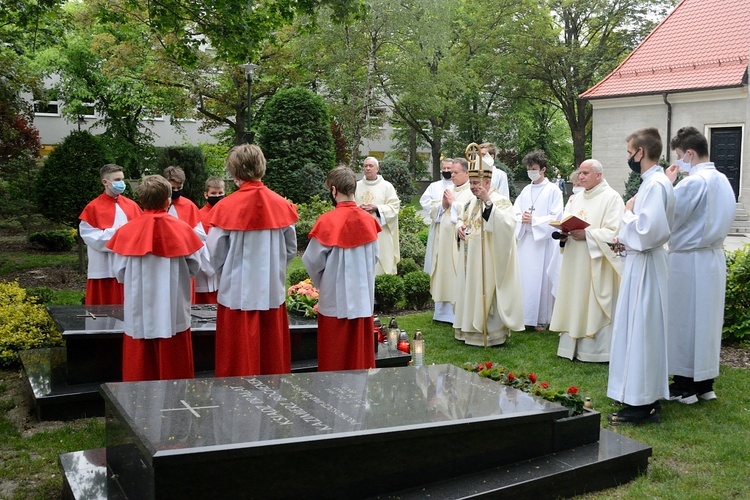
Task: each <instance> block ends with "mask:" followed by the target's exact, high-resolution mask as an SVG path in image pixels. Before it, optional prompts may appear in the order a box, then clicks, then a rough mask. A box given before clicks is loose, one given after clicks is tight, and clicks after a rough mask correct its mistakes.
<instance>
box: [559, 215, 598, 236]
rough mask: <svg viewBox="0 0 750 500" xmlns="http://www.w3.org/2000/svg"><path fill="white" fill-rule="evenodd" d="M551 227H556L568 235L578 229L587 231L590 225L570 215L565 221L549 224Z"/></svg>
mask: <svg viewBox="0 0 750 500" xmlns="http://www.w3.org/2000/svg"><path fill="white" fill-rule="evenodd" d="M549 225H550V226H552V227H556V228H558V229H560V230H562V231H565V232H566V233H569V232H571V231H575V230H576V229H586V228H587V227H589V223H588V222H586V221H585V220H583V219H579V218H578V217H576V216H575V215H568V216H567V217H565V218H564V219H563V220H561V221H559V220H553V221H552V222H550V223H549Z"/></svg>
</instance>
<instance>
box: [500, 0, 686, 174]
mask: <svg viewBox="0 0 750 500" xmlns="http://www.w3.org/2000/svg"><path fill="white" fill-rule="evenodd" d="M672 3H673V1H671V0H617V1H612V0H591V1H589V2H576V1H572V0H547V1H546V2H540V3H539V4H538V6H539V7H538V8H537V10H536V11H535V13H536V15H535V16H534V17H533V18H529V22H528V23H524V24H522V25H520V26H518V28H519V31H518V33H517V34H518V36H517V37H515V38H514V39H513V50H514V53H515V58H517V61H518V66H517V71H518V73H519V74H520V75H521V76H523V77H525V78H530V79H533V80H537V81H539V82H542V83H543V84H544V85H545V86H546V87H547V89H548V90H549V91H550V92H551V95H552V96H553V98H554V101H553V102H554V103H555V105H556V106H558V107H559V108H560V110H561V111H562V113H563V115H564V116H565V119H566V121H567V122H568V127H569V128H570V133H571V137H572V139H573V163H574V164H575V165H579V164H580V163H581V162H582V161H583V160H585V159H586V158H585V156H586V143H587V141H588V140H589V138H590V127H591V116H592V108H591V105H590V104H589V103H588V102H585V101H582V100H580V99H579V98H578V96H579V95H580V94H581V93H583V92H584V91H586V90H587V89H589V88H590V87H592V86H593V85H594V84H595V83H596V82H598V81H599V80H600V79H601V78H603V77H604V76H606V75H607V74H608V73H609V72H611V71H612V70H613V69H614V68H615V67H616V66H617V64H619V62H620V61H621V60H622V59H623V58H624V57H625V56H626V55H627V54H628V53H629V52H630V51H632V50H633V49H634V48H635V46H636V45H637V44H638V42H639V41H640V40H642V39H643V38H644V37H645V36H646V35H647V34H648V33H650V32H651V30H652V29H653V27H654V24H655V21H654V19H655V18H658V17H662V16H663V14H664V10H665V9H666V8H667V7H670V6H671V5H672ZM542 98H543V97H542Z"/></svg>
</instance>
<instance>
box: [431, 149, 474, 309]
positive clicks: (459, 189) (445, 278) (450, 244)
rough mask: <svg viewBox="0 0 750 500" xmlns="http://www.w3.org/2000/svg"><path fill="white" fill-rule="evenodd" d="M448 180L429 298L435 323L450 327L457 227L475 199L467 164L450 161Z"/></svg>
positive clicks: (455, 268)
mask: <svg viewBox="0 0 750 500" xmlns="http://www.w3.org/2000/svg"><path fill="white" fill-rule="evenodd" d="M451 169H452V172H451V177H452V179H453V181H452V182H453V183H454V184H455V186H454V187H452V188H450V189H446V190H445V191H444V193H443V199H442V203H441V205H440V211H439V215H438V223H439V224H438V230H437V232H436V235H435V243H434V245H433V252H432V259H431V260H432V267H431V269H430V294H431V295H432V300H433V301H434V302H435V314H434V315H433V316H432V319H433V320H434V321H442V322H445V323H450V324H453V321H454V320H455V315H454V312H453V307H454V304H455V303H456V296H457V294H458V291H459V289H458V287H457V286H456V272H457V267H458V263H459V255H458V241H457V240H456V223H457V222H458V219H459V216H460V215H461V212H462V211H463V209H464V207H466V205H467V204H468V203H469V202H470V201H471V200H472V199H473V198H474V195H473V194H472V193H471V189H469V162H467V161H466V159H465V158H456V159H455V160H453V161H452V167H451Z"/></svg>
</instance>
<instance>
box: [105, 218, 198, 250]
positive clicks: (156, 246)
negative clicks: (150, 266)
mask: <svg viewBox="0 0 750 500" xmlns="http://www.w3.org/2000/svg"><path fill="white" fill-rule="evenodd" d="M196 211H197V210H196ZM202 246H203V242H202V241H201V240H200V238H198V236H196V234H195V232H194V231H193V228H192V227H190V226H189V225H187V224H186V223H185V222H183V221H182V220H180V219H177V218H175V217H172V216H171V215H169V214H168V213H167V212H165V211H164V210H146V211H145V212H144V213H143V215H142V216H141V217H138V218H136V219H133V220H132V221H130V222H128V223H127V224H125V225H124V226H122V227H121V228H120V229H118V230H117V232H116V233H115V234H114V236H112V239H110V240H109V241H108V242H107V248H109V249H110V250H112V251H113V252H115V253H118V254H120V255H125V256H130V257H142V256H144V255H146V254H153V255H157V256H159V257H167V258H171V257H185V256H187V255H190V254H192V253H195V252H197V251H198V250H200V249H201V247H202Z"/></svg>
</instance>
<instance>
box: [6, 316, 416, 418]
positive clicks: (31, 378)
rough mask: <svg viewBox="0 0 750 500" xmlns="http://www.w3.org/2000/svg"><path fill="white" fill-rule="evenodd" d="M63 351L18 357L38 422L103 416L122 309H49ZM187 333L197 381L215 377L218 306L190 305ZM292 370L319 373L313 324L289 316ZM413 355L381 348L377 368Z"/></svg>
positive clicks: (118, 365)
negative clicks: (102, 388) (103, 387)
mask: <svg viewBox="0 0 750 500" xmlns="http://www.w3.org/2000/svg"><path fill="white" fill-rule="evenodd" d="M47 309H48V311H49V313H50V315H51V316H52V318H53V320H54V321H55V323H56V324H57V326H58V327H59V328H60V330H61V331H62V335H63V339H64V340H65V347H63V348H52V349H49V348H44V349H31V350H28V351H23V352H21V353H20V357H21V362H22V364H23V369H24V373H25V375H26V380H27V384H28V388H29V390H28V393H29V397H30V399H31V403H32V405H33V408H34V410H35V414H36V416H37V418H38V419H39V420H64V419H69V418H80V417H86V416H95V415H103V414H104V404H103V401H102V398H101V396H100V394H99V385H100V384H102V383H104V382H117V381H120V380H122V378H121V376H122V336H123V319H122V314H123V311H122V306H88V307H87V306H49V307H48V308H47ZM191 315H192V325H191V334H192V341H193V358H194V366H195V372H196V376H198V377H210V376H213V370H214V353H215V350H214V340H215V334H216V307H215V306H211V305H203V306H193V307H192V311H191ZM289 330H290V343H291V351H292V371H293V372H308V371H315V370H317V364H318V361H317V355H318V353H317V332H318V327H317V322H316V320H315V319H307V318H300V317H297V316H294V315H290V316H289ZM410 361H411V355H410V354H407V353H403V352H401V351H398V350H395V349H388V348H387V347H386V346H383V345H379V346H378V350H377V352H376V359H375V363H376V366H377V367H379V368H383V367H393V366H406V365H407V364H408V363H409V362H410Z"/></svg>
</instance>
